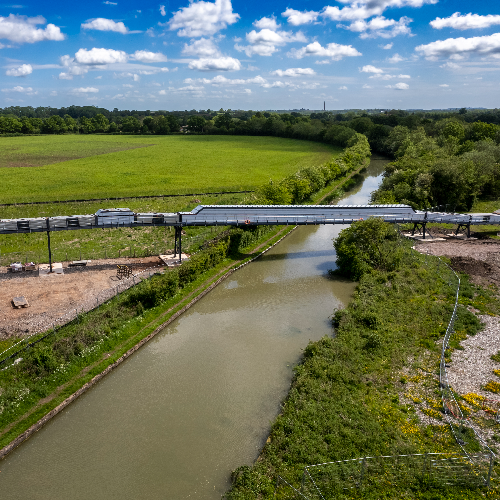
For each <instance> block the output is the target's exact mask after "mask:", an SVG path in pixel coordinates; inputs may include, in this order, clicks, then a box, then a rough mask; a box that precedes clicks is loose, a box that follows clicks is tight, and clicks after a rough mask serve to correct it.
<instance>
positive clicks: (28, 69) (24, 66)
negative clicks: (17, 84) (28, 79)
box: [5, 64, 33, 76]
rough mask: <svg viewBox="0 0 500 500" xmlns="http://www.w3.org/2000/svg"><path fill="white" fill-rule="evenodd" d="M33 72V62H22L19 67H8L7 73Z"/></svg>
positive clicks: (24, 74)
mask: <svg viewBox="0 0 500 500" xmlns="http://www.w3.org/2000/svg"><path fill="white" fill-rule="evenodd" d="M31 73H33V66H31V64H22V65H21V66H19V67H17V68H12V69H8V70H7V71H6V72H5V74H6V75H7V76H27V75H30V74H31Z"/></svg>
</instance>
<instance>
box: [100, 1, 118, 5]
mask: <svg viewBox="0 0 500 500" xmlns="http://www.w3.org/2000/svg"><path fill="white" fill-rule="evenodd" d="M102 3H103V4H105V5H118V3H117V2H110V1H109V0H106V1H105V2H102Z"/></svg>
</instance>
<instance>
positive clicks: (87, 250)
mask: <svg viewBox="0 0 500 500" xmlns="http://www.w3.org/2000/svg"><path fill="white" fill-rule="evenodd" d="M245 196H248V195H245V194H226V195H211V196H200V197H198V198H192V197H186V196H176V197H172V198H137V199H134V200H116V201H113V202H109V203H108V204H106V202H102V201H101V202H73V203H53V204H47V205H21V206H11V207H0V213H2V217H3V218H9V219H10V218H13V219H15V218H21V217H39V216H40V217H46V216H49V215H53V214H92V213H95V212H96V211H97V210H98V209H99V208H103V207H104V206H108V205H109V206H118V205H119V206H121V207H128V208H130V209H132V210H134V211H137V212H150V211H151V212H179V211H189V210H192V209H193V208H194V207H196V206H197V205H200V204H206V205H212V204H213V205H215V204H227V205H232V204H238V203H241V202H242V201H243V199H244V197H245ZM184 230H185V232H186V235H185V236H183V238H182V246H183V249H184V250H185V251H188V252H192V251H196V250H197V249H198V247H199V245H200V244H201V243H203V242H204V241H205V239H207V238H208V239H210V238H213V237H214V236H215V235H216V234H217V233H218V232H221V231H223V230H224V228H222V227H200V228H195V227H189V228H185V229H184ZM50 239H51V248H52V258H53V260H54V261H57V262H60V261H67V260H80V259H88V260H95V259H105V258H118V257H120V256H121V257H123V256H133V255H134V254H135V256H136V257H142V256H147V255H158V254H160V253H167V249H173V248H174V231H173V229H172V228H168V227H149V228H129V227H125V228H120V229H99V230H97V229H88V230H80V231H55V232H52V233H51V236H50ZM30 261H33V262H37V263H39V262H48V251H47V235H46V234H45V233H31V234H30V233H25V234H1V235H0V265H9V264H10V263H12V262H30Z"/></svg>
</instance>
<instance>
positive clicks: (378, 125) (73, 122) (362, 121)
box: [0, 106, 500, 210]
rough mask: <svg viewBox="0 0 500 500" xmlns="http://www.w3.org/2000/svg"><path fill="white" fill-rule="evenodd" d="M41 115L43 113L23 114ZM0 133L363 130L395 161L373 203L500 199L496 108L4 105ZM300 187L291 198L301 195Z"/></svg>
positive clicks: (341, 140) (327, 133)
mask: <svg viewBox="0 0 500 500" xmlns="http://www.w3.org/2000/svg"><path fill="white" fill-rule="evenodd" d="M98 111H99V112H98ZM101 111H104V112H106V114H104V112H101ZM69 112H71V114H72V115H73V116H71V115H70V114H69ZM44 113H45V114H46V115H50V116H45V117H40V116H29V115H30V114H31V115H43V114H44ZM63 113H64V114H63ZM61 114H62V116H61ZM91 115H92V116H91ZM75 116H76V118H75ZM0 133H1V134H9V135H10V134H67V133H81V134H93V133H100V134H105V133H109V134H144V135H148V134H157V135H165V134H176V133H191V134H229V135H256V136H259V135H262V136H276V137H287V138H294V139H305V140H313V141H319V142H324V143H328V144H332V145H336V146H339V147H342V148H345V147H348V146H351V145H353V144H354V143H355V142H359V138H358V135H359V134H362V135H363V136H365V137H366V138H367V141H368V143H369V146H370V148H371V149H372V151H376V152H379V153H382V154H384V155H387V156H389V157H391V158H392V159H393V160H394V161H393V162H392V163H390V164H389V165H388V167H387V169H386V172H385V176H384V180H383V182H382V185H381V186H380V188H379V189H378V190H377V191H376V192H374V194H373V196H372V201H373V202H376V203H407V204H410V205H411V206H413V207H414V208H420V209H422V208H426V207H432V206H437V205H449V208H451V209H453V208H454V209H456V210H469V209H470V208H471V207H472V204H473V203H474V200H476V199H477V198H478V197H480V196H484V195H488V196H493V197H500V146H499V144H500V110H496V109H495V110H466V109H465V108H462V109H460V110H457V111H451V112H450V111H433V112H408V111H402V110H390V111H387V110H386V111H382V112H381V111H376V110H375V111H371V112H366V111H364V112H363V111H359V112H355V111H348V112H345V113H332V112H313V113H308V112H306V111H302V112H297V111H293V112H289V113H277V112H267V111H266V112H260V111H258V112H254V111H252V110H249V111H241V110H238V111H232V110H223V109H220V110H219V111H214V110H210V109H208V110H201V111H196V110H191V111H187V110H186V111H175V112H167V111H158V112H151V111H144V112H142V111H141V112H138V111H127V112H123V111H118V110H117V109H116V108H115V110H113V111H108V110H103V108H96V107H93V106H86V107H77V106H71V107H70V108H61V109H59V110H57V109H55V108H42V109H40V108H30V107H26V108H17V107H10V108H4V109H3V110H0ZM290 182H292V181H290ZM294 182H295V181H294ZM281 187H282V188H283V186H281ZM275 189H276V186H275ZM296 189H299V188H296V186H295V187H293V188H291V189H288V188H287V192H289V193H290V192H294V193H295V191H296ZM294 190H295V191H294ZM299 192H300V189H299V191H297V192H296V193H295V194H292V198H293V199H298V198H300V196H299V195H298V194H297V193H299Z"/></svg>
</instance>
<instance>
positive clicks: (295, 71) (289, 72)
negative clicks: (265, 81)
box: [271, 68, 316, 76]
mask: <svg viewBox="0 0 500 500" xmlns="http://www.w3.org/2000/svg"><path fill="white" fill-rule="evenodd" d="M315 74H316V71H314V70H313V69H312V68H288V69H285V70H282V69H277V70H276V71H272V72H271V75H276V76H304V75H315Z"/></svg>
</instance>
